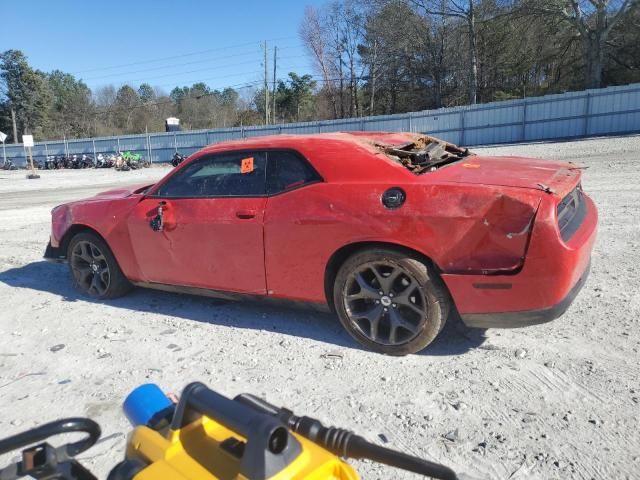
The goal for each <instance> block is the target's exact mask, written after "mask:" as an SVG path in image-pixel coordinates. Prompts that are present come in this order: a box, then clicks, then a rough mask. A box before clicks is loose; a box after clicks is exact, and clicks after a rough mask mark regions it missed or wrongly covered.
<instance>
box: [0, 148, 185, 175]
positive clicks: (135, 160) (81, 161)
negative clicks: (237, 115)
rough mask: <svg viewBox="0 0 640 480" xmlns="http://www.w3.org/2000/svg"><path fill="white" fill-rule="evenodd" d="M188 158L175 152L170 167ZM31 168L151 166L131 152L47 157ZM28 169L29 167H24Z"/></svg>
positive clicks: (4, 167)
mask: <svg viewBox="0 0 640 480" xmlns="http://www.w3.org/2000/svg"><path fill="white" fill-rule="evenodd" d="M187 158H188V156H187V155H183V154H181V153H180V152H176V153H175V154H174V155H173V158H172V159H171V165H173V166H174V167H177V166H178V165H180V164H181V163H182V162H184V161H185V160H186V159H187ZM33 166H34V167H35V168H36V169H38V170H62V169H83V168H114V169H116V170H120V171H127V170H136V169H139V168H146V167H149V166H151V162H150V161H149V160H145V159H143V158H142V155H140V154H138V153H133V152H120V153H107V154H103V153H99V154H98V156H97V157H96V158H95V159H94V158H93V157H92V156H91V155H49V156H48V157H47V159H46V160H45V161H44V162H41V161H40V160H37V159H35V158H34V159H33ZM26 167H27V168H28V167H29V166H28V165H26ZM17 169H18V167H17V166H15V165H14V163H13V162H12V161H11V160H10V159H7V161H6V163H4V164H2V165H1V166H0V170H17Z"/></svg>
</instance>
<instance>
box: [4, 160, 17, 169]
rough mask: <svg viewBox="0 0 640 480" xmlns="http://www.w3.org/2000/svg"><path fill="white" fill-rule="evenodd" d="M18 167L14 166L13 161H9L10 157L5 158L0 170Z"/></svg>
mask: <svg viewBox="0 0 640 480" xmlns="http://www.w3.org/2000/svg"><path fill="white" fill-rule="evenodd" d="M17 169H18V167H16V166H15V165H14V164H13V161H11V159H10V158H7V161H6V162H5V163H4V164H3V165H2V170H17Z"/></svg>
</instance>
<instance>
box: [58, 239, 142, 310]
mask: <svg viewBox="0 0 640 480" xmlns="http://www.w3.org/2000/svg"><path fill="white" fill-rule="evenodd" d="M67 261H68V263H69V268H70V270H71V276H72V278H73V284H74V286H75V287H76V288H77V289H78V290H80V291H81V292H82V293H84V294H85V295H89V296H91V297H94V298H98V299H108V298H116V297H120V296H122V295H124V294H126V293H127V292H129V290H131V288H132V287H131V284H130V283H129V281H128V280H127V279H126V277H125V276H124V274H123V273H122V270H120V266H119V265H118V262H117V261H116V259H115V257H114V256H113V253H112V252H111V249H110V248H109V246H108V245H107V244H106V243H105V242H104V240H102V239H101V238H100V237H99V236H98V235H96V234H94V233H92V232H82V233H78V234H76V235H75V236H74V237H73V238H72V239H71V241H70V242H69V248H68V250H67Z"/></svg>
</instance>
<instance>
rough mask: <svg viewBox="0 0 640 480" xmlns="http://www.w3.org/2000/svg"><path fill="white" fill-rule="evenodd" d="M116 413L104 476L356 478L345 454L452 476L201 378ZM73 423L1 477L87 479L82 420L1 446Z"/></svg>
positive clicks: (20, 443)
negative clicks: (115, 450)
mask: <svg viewBox="0 0 640 480" xmlns="http://www.w3.org/2000/svg"><path fill="white" fill-rule="evenodd" d="M124 411H125V414H126V415H127V417H128V418H129V420H130V421H131V422H132V423H133V424H134V426H135V429H134V430H133V432H132V433H131V435H130V436H129V440H128V442H127V450H126V454H125V458H124V460H123V461H122V462H120V463H119V464H117V465H116V466H115V467H114V468H113V470H112V471H111V473H110V474H109V476H108V477H107V478H108V480H160V479H167V480H195V479H198V480H267V479H269V480H285V479H287V480H288V479H291V480H294V479H296V480H297V479H311V480H316V479H317V480H356V479H359V478H360V477H359V476H358V474H357V473H356V471H355V470H354V469H353V467H351V466H350V465H349V464H348V463H346V461H345V460H344V459H346V458H356V459H358V458H359V459H364V458H366V459H370V460H373V461H376V462H380V463H384V464H387V465H391V466H394V467H397V468H400V469H404V470H408V471H412V472H415V473H419V474H423V475H425V476H429V477H432V478H438V479H444V480H454V479H456V478H457V477H456V474H455V473H454V472H453V471H452V470H450V469H449V468H447V467H445V466H443V465H439V464H436V463H432V462H429V461H427V460H422V459H420V458H416V457H412V456H409V455H406V454H404V453H401V452H396V451H394V450H390V449H387V448H384V447H381V446H379V445H375V444H372V443H369V442H368V441H366V440H365V439H364V438H362V437H360V436H358V435H355V434H353V433H352V432H349V431H347V430H343V429H340V428H335V427H324V426H323V425H322V424H321V423H320V422H319V421H318V420H315V419H313V418H310V417H298V416H296V415H294V414H293V412H291V411H290V410H287V409H285V408H276V407H274V406H273V405H270V404H269V403H267V402H265V401H264V400H262V399H259V398H257V397H254V396H252V395H247V394H243V395H239V396H237V397H236V398H234V399H233V400H231V399H228V398H226V397H224V396H222V395H220V394H218V393H217V392H215V391H213V390H210V389H209V388H207V387H206V386H205V385H203V384H201V383H192V384H190V385H188V386H187V387H186V388H185V390H184V391H183V393H182V395H181V397H180V401H179V402H178V403H177V404H174V403H172V402H171V401H169V399H168V398H167V397H166V396H165V395H164V393H162V391H161V390H160V389H159V388H158V387H157V386H155V385H151V384H147V385H142V386H140V387H138V388H137V389H135V390H134V391H133V392H132V393H131V394H130V395H129V396H128V397H127V399H126V401H125V402H124ZM74 431H75V432H77V431H82V432H86V433H87V434H88V436H87V437H86V438H85V439H83V440H80V441H78V442H75V443H70V444H66V445H63V446H61V447H57V448H54V447H52V446H51V445H49V444H48V443H41V444H39V445H35V446H32V447H30V448H27V449H25V450H23V452H22V460H21V461H19V462H17V463H15V464H12V465H9V466H8V467H6V468H4V469H0V480H14V479H18V478H21V477H26V476H29V477H31V478H36V479H45V480H54V479H56V480H57V479H59V480H95V479H96V477H95V476H94V475H93V474H92V473H91V472H89V471H88V470H87V469H86V468H85V467H83V466H82V465H80V463H78V462H77V461H76V460H75V459H74V458H73V457H74V456H75V455H77V454H78V453H80V452H82V451H84V450H86V449H88V448H90V447H91V446H92V445H93V444H95V442H96V441H97V440H98V438H99V436H100V427H99V426H98V424H97V423H95V422H93V421H92V420H89V419H83V418H73V419H66V420H60V421H58V422H53V423H50V424H47V425H43V426H42V427H37V428H35V429H33V430H29V431H27V432H24V433H21V434H19V435H16V436H13V437H10V438H7V439H5V440H0V454H3V453H6V452H9V451H12V450H16V449H20V448H23V447H25V446H27V445H32V444H34V443H35V442H39V441H43V440H44V439H46V438H48V437H50V436H52V435H56V434H59V433H68V432H74Z"/></svg>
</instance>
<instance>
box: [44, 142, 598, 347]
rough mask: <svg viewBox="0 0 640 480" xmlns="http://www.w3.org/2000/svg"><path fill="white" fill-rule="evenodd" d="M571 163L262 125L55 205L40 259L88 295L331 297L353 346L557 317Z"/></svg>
mask: <svg viewBox="0 0 640 480" xmlns="http://www.w3.org/2000/svg"><path fill="white" fill-rule="evenodd" d="M581 173H582V172H581V168H580V167H579V166H576V165H574V164H570V163H560V162H553V161H545V160H535V159H528V158H527V159H525V158H514V157H482V156H477V155H474V154H472V153H471V152H469V151H468V150H466V149H462V148H459V147H456V146H455V145H452V144H449V143H446V142H443V141H441V140H438V139H436V138H433V137H428V136H425V135H417V134H409V133H373V132H365V133H335V134H320V135H300V136H290V135H289V136H284V135H283V136H272V137H258V138H252V139H246V140H239V141H232V142H226V143H220V144H217V145H212V146H209V147H206V148H204V149H203V150H201V151H199V152H198V153H196V154H194V155H192V156H191V157H190V158H189V159H188V160H187V161H185V162H184V163H182V164H181V165H180V166H179V167H177V168H176V169H174V170H173V171H171V172H170V173H169V174H168V175H166V176H165V177H164V178H163V179H162V180H160V181H159V182H158V183H156V184H155V185H147V186H142V187H137V188H131V189H129V188H126V189H125V188H123V189H117V190H111V191H108V192H105V193H101V194H98V195H97V196H95V197H93V198H89V199H86V200H81V201H77V202H72V203H67V204H64V205H60V206H58V207H56V208H54V209H53V211H52V232H51V241H50V244H49V246H48V247H47V251H46V253H45V257H46V258H48V259H51V260H55V261H61V260H62V261H64V260H66V261H68V263H69V265H70V270H71V274H72V277H73V281H74V284H75V285H76V286H77V288H79V289H80V290H81V291H82V292H84V293H85V294H88V295H91V296H93V297H97V298H99V299H108V298H114V297H117V296H120V295H123V294H125V293H127V292H128V291H129V290H130V289H131V288H132V286H134V285H136V286H141V287H148V288H156V289H160V290H169V291H176V292H187V293H195V294H203V295H213V296H221V297H224V298H239V297H242V298H247V297H254V298H255V297H270V298H273V299H284V300H291V301H296V302H307V303H315V304H321V305H325V306H328V307H330V308H331V309H332V310H333V311H335V313H336V314H337V316H338V317H339V319H340V321H341V322H342V324H343V325H344V328H345V329H346V330H347V331H348V332H349V333H350V334H351V335H352V336H353V337H354V338H355V339H356V340H357V341H359V342H360V343H362V344H363V345H365V346H366V347H368V348H370V349H372V350H376V351H378V352H383V353H387V354H391V355H404V354H408V353H413V352H417V351H419V350H421V349H422V348H424V347H426V346H427V345H428V344H429V343H430V342H431V341H432V340H433V339H434V338H435V337H436V336H437V335H438V333H439V332H440V331H441V330H442V328H443V326H444V323H445V320H446V319H447V316H448V314H449V313H450V312H451V311H457V313H459V315H460V316H461V318H462V320H463V321H464V322H465V324H467V325H468V326H471V327H481V328H490V327H520V326H526V325H533V324H537V323H542V322H546V321H549V320H552V319H554V318H557V317H559V316H560V315H562V314H563V313H564V311H565V310H566V309H567V308H568V306H569V305H570V303H571V302H572V300H573V299H574V298H575V296H576V295H577V294H578V292H579V290H580V288H581V287H582V285H583V283H584V281H585V279H586V277H587V274H588V271H589V263H590V257H591V250H592V247H593V242H594V239H595V235H596V227H597V211H596V207H595V205H594V203H593V202H592V200H591V199H590V198H589V197H588V196H587V195H586V194H585V193H584V192H583V191H582V187H581V184H580V179H581Z"/></svg>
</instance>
